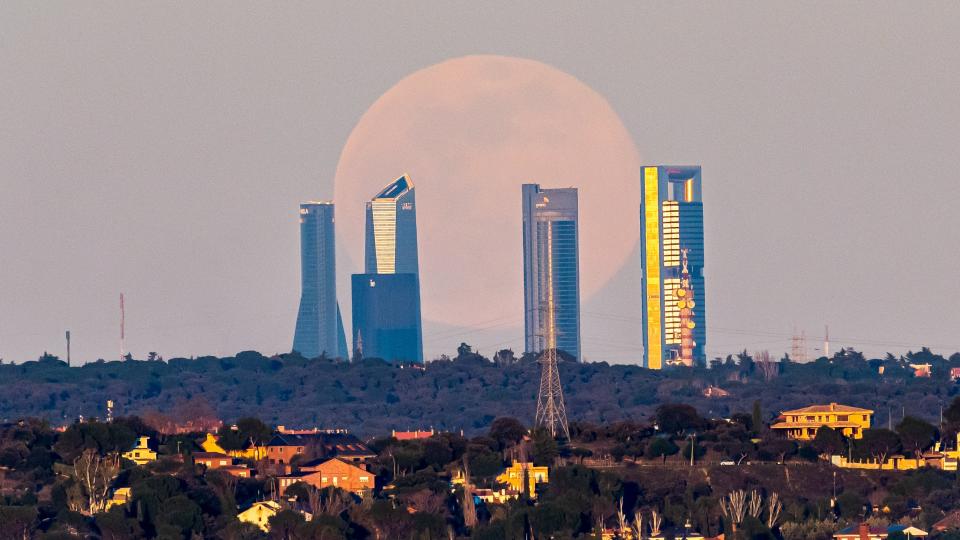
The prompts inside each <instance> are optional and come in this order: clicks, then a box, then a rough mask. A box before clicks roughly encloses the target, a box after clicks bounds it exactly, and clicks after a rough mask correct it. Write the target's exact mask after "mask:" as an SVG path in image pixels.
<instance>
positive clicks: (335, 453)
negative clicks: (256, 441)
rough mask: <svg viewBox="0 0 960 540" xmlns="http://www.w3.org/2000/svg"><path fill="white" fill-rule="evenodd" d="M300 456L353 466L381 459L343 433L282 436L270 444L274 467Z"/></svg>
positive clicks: (301, 433) (269, 456) (268, 457)
mask: <svg viewBox="0 0 960 540" xmlns="http://www.w3.org/2000/svg"><path fill="white" fill-rule="evenodd" d="M299 455H305V456H307V457H309V458H313V459H318V458H320V459H325V460H326V459H330V458H338V459H340V460H341V461H348V462H352V463H365V462H367V461H369V460H371V459H373V458H375V457H377V454H376V453H374V452H373V451H372V450H370V448H368V447H367V445H365V444H363V443H362V442H360V439H357V438H356V437H355V436H354V435H351V434H349V433H346V432H344V431H342V430H340V431H316V432H310V433H304V432H300V433H299V434H294V433H289V432H287V433H278V434H277V435H275V436H274V437H273V439H270V442H269V443H267V460H268V461H269V462H270V463H272V464H281V465H282V464H285V463H286V464H289V463H290V461H291V460H292V459H293V458H294V457H295V456H299Z"/></svg>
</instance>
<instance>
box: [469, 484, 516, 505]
mask: <svg viewBox="0 0 960 540" xmlns="http://www.w3.org/2000/svg"><path fill="white" fill-rule="evenodd" d="M519 497H520V492H519V491H516V490H513V489H506V488H500V489H498V490H493V489H487V488H474V490H473V501H474V503H475V504H479V503H481V502H483V503H486V504H505V503H506V502H508V501H510V500H512V499H517V498H519Z"/></svg>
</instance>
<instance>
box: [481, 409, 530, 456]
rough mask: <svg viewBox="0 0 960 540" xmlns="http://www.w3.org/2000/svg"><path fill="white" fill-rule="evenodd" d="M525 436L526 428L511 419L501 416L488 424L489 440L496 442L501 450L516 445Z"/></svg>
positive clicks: (514, 419)
mask: <svg viewBox="0 0 960 540" xmlns="http://www.w3.org/2000/svg"><path fill="white" fill-rule="evenodd" d="M526 434H527V428H525V427H523V424H521V423H520V421H519V420H517V419H516V418H513V417H509V416H501V417H499V418H497V419H496V420H494V421H493V423H492V424H490V438H491V439H493V440H495V441H497V445H498V446H499V447H500V449H501V450H503V449H505V448H508V447H510V446H513V445H515V444H517V443H518V442H520V441H521V440H522V439H523V436H524V435H526Z"/></svg>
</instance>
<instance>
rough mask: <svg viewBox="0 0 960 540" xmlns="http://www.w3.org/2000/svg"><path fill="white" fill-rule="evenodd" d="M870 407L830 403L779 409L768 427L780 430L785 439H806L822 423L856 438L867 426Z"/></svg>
mask: <svg viewBox="0 0 960 540" xmlns="http://www.w3.org/2000/svg"><path fill="white" fill-rule="evenodd" d="M872 417H873V411H871V410H870V409H861V408H859V407H851V406H849V405H840V404H838V403H831V404H829V405H811V406H809V407H804V408H802V409H794V410H792V411H783V412H782V413H780V417H779V418H778V419H777V422H776V423H774V424H773V425H772V426H770V428H771V429H774V430H777V431H778V432H781V433H784V434H785V435H786V436H787V438H788V439H793V440H799V441H810V440H813V439H814V438H815V437H816V436H817V430H818V429H820V428H821V427H823V426H828V427H831V428H833V429H835V430H837V431H839V432H841V433H843V435H844V436H846V437H852V438H854V439H859V438H861V437H863V430H865V429H870V419H871V418H872Z"/></svg>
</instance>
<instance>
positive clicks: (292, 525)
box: [270, 510, 307, 540]
mask: <svg viewBox="0 0 960 540" xmlns="http://www.w3.org/2000/svg"><path fill="white" fill-rule="evenodd" d="M306 522H307V520H306V519H305V518H304V517H303V515H302V514H301V513H299V512H294V511H293V510H281V511H279V512H277V514H276V515H274V516H271V517H270V538H271V539H276V540H295V539H296V538H297V529H298V528H300V527H301V526H302V525H303V524H304V523H306Z"/></svg>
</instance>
